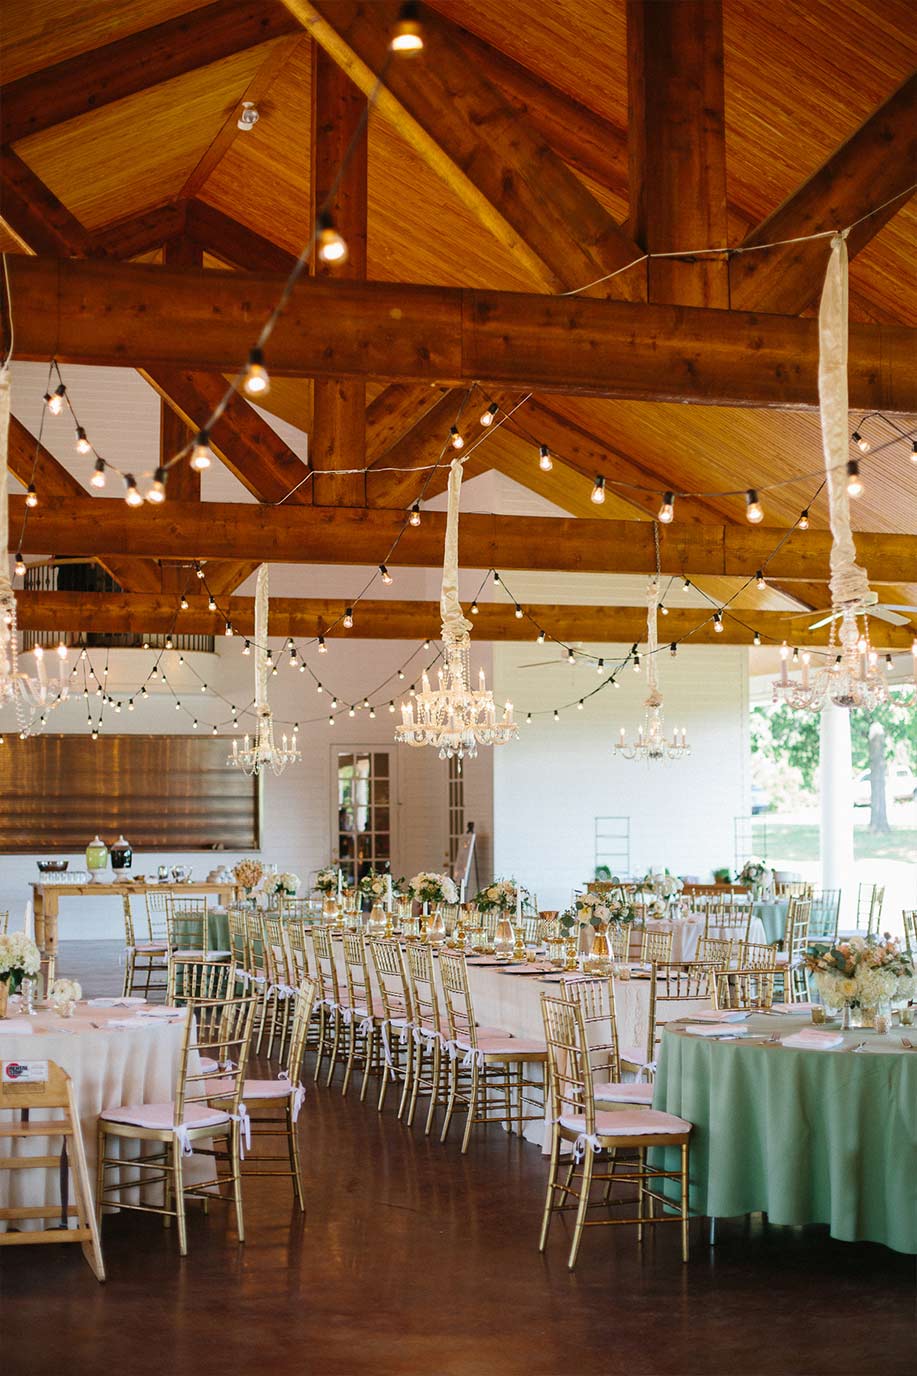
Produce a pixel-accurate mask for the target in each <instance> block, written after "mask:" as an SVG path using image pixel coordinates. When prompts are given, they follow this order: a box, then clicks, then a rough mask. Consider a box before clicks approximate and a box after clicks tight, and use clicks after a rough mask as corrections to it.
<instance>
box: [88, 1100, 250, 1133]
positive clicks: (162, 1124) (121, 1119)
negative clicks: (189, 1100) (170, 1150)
mask: <svg viewBox="0 0 917 1376" xmlns="http://www.w3.org/2000/svg"><path fill="white" fill-rule="evenodd" d="M99 1121H100V1122H103V1123H105V1122H107V1123H128V1124H130V1125H131V1126H133V1127H138V1128H154V1129H157V1130H159V1131H162V1130H164V1129H165V1130H168V1129H169V1128H177V1127H180V1126H181V1127H186V1128H215V1127H219V1126H220V1124H222V1123H228V1122H229V1121H230V1119H229V1114H228V1113H224V1112H223V1111H222V1109H218V1108H209V1107H208V1105H207V1104H185V1117H184V1122H183V1123H181V1124H179V1123H176V1121H175V1105H174V1104H121V1106H120V1107H119V1108H106V1109H103V1110H102V1112H101V1113H100V1114H99Z"/></svg>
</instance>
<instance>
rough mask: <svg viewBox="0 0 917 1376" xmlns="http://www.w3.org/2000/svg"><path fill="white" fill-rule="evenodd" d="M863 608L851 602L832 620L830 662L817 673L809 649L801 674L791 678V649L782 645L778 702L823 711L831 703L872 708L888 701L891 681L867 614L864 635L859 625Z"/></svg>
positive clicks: (776, 684) (802, 709)
mask: <svg viewBox="0 0 917 1376" xmlns="http://www.w3.org/2000/svg"><path fill="white" fill-rule="evenodd" d="M861 610H862V609H861V608H860V607H859V606H858V605H857V604H852V605H850V606H847V607H844V608H843V609H842V610H841V613H840V617H839V618H838V617H835V618H834V619H833V620H832V622H831V634H830V637H829V639H828V651H827V654H828V659H829V660H830V663H827V664H826V665H825V666H824V668H821V669H817V670H816V671H815V672H814V673H812V672H811V668H810V666H811V662H812V656H811V655H810V654H809V651H808V650H806V651H805V652H804V653H803V655H802V657H801V658H802V674H801V677H800V678H799V679H793V678H791V677H790V674H789V666H788V660H789V655H790V651H789V647H788V646H787V644H786V642H784V644H783V645H782V646H781V647H780V677H779V679H776V680H775V681H774V685H773V689H774V701H775V702H783V703H785V704H786V706H787V707H791V708H792V709H793V710H794V711H796V712H821V711H822V709H823V708H824V707H825V706H826V705H827V704H828V703H829V702H832V703H834V705H835V707H848V708H854V707H865V708H867V709H870V708H873V707H878V706H879V705H880V703H883V702H887V701H888V683H887V681H886V678H885V673H884V672H883V670H882V668H881V666H880V664H879V656H878V655H877V653H876V651H875V650H874V649H873V648H872V646H871V645H870V643H869V625H868V622H867V619H866V616H865V614H864V615H863V631H862V634H861V633H860V630H859V628H858V626H857V616H858V615H859V614H860V613H861ZM838 619H839V620H840V633H839V634H838V633H837V624H838ZM838 641H840V644H838Z"/></svg>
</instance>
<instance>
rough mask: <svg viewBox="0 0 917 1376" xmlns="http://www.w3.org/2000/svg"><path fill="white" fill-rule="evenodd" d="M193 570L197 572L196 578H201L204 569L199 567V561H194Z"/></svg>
mask: <svg viewBox="0 0 917 1376" xmlns="http://www.w3.org/2000/svg"><path fill="white" fill-rule="evenodd" d="M194 572H195V573H196V574H197V576H198V578H203V576H204V570H203V569H202V568H201V566H200V563H199V562H196V563H195V565H194Z"/></svg>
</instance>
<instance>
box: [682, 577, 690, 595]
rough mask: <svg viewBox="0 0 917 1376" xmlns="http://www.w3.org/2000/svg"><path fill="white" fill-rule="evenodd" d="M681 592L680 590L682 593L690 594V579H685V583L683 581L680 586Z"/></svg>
mask: <svg viewBox="0 0 917 1376" xmlns="http://www.w3.org/2000/svg"><path fill="white" fill-rule="evenodd" d="M681 590H682V592H690V591H691V579H690V578H686V579H685V581H684V582H683V583H682V585H681Z"/></svg>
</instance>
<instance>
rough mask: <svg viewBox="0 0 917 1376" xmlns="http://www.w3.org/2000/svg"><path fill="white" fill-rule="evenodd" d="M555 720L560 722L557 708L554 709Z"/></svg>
mask: <svg viewBox="0 0 917 1376" xmlns="http://www.w3.org/2000/svg"><path fill="white" fill-rule="evenodd" d="M554 720H555V721H560V713H559V712H558V710H557V708H556V707H555V708H554Z"/></svg>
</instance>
